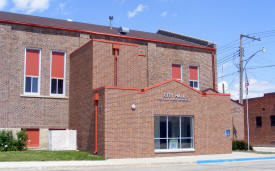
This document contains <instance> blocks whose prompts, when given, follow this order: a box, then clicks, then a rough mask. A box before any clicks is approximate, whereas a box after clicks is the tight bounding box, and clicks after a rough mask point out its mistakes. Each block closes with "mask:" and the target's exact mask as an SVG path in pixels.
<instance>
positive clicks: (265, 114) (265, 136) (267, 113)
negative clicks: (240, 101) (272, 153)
mask: <svg viewBox="0 0 275 171" xmlns="http://www.w3.org/2000/svg"><path fill="white" fill-rule="evenodd" d="M248 111H249V131H250V133H249V136H250V138H249V140H250V143H251V145H252V146H275V93H266V94H264V96H263V97H256V98H250V99H248ZM244 112H245V117H244V118H245V120H244V121H245V123H244V125H245V139H246V140H247V124H246V122H247V121H246V118H247V117H246V100H244Z"/></svg>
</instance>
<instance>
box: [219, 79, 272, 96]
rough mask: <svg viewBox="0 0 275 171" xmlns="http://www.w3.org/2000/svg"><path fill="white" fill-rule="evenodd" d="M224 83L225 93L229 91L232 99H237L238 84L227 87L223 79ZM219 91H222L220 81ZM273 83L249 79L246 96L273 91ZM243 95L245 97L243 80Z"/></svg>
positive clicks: (261, 94)
mask: <svg viewBox="0 0 275 171" xmlns="http://www.w3.org/2000/svg"><path fill="white" fill-rule="evenodd" d="M223 82H224V84H225V93H230V94H231V98H232V99H234V100H237V99H239V84H238V83H237V84H235V85H234V87H233V88H230V87H228V84H227V82H226V81H223ZM218 89H219V92H222V83H221V82H220V83H219V84H218ZM274 91H275V85H274V84H272V83H270V82H268V81H264V80H256V79H253V78H252V79H249V86H248V95H247V97H248V98H253V97H261V96H263V95H264V93H269V92H274ZM243 97H244V98H245V97H246V88H245V82H244V83H243Z"/></svg>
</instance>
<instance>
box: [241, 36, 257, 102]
mask: <svg viewBox="0 0 275 171" xmlns="http://www.w3.org/2000/svg"><path fill="white" fill-rule="evenodd" d="M243 37H245V38H248V39H252V40H258V41H261V39H260V38H256V37H251V36H248V35H243V34H240V92H239V93H240V99H239V103H241V104H243V46H242V43H243Z"/></svg>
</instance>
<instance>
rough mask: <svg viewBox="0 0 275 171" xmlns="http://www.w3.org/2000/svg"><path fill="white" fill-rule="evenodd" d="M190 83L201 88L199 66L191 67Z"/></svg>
mask: <svg viewBox="0 0 275 171" xmlns="http://www.w3.org/2000/svg"><path fill="white" fill-rule="evenodd" d="M189 85H190V86H191V87H193V88H196V89H199V87H200V86H199V67H197V66H190V67H189Z"/></svg>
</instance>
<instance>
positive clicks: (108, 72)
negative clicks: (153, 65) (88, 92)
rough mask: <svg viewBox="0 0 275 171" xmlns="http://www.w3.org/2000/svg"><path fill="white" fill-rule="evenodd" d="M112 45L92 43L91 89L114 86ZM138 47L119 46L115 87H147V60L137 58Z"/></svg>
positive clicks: (141, 57)
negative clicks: (92, 80)
mask: <svg viewBox="0 0 275 171" xmlns="http://www.w3.org/2000/svg"><path fill="white" fill-rule="evenodd" d="M112 44H113V43H108V42H107V43H106V42H100V41H94V43H93V46H94V51H93V56H94V57H93V61H94V62H93V79H94V82H93V88H98V87H102V86H113V85H114V56H113V54H112ZM138 50H139V47H138V45H137V46H132V45H120V49H119V56H118V59H117V68H118V69H117V78H118V80H117V86H122V87H137V88H143V87H146V86H147V78H146V77H147V59H146V57H144V56H138Z"/></svg>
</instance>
